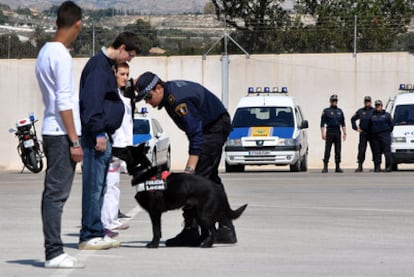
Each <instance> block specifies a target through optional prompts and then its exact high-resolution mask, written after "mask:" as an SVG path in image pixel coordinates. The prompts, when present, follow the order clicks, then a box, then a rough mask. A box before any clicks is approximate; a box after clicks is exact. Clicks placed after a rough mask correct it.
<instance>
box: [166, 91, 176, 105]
mask: <svg viewBox="0 0 414 277" xmlns="http://www.w3.org/2000/svg"><path fill="white" fill-rule="evenodd" d="M167 101H168V104H169V105H170V106H172V105H173V104H174V103H175V97H174V95H172V94H170V95H168V98H167Z"/></svg>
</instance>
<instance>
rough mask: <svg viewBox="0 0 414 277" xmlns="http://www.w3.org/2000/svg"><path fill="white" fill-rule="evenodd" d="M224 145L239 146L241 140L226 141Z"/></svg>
mask: <svg viewBox="0 0 414 277" xmlns="http://www.w3.org/2000/svg"><path fill="white" fill-rule="evenodd" d="M226 145H227V146H241V145H242V143H241V139H228V140H227V143H226Z"/></svg>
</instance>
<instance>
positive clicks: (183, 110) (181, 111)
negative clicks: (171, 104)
mask: <svg viewBox="0 0 414 277" xmlns="http://www.w3.org/2000/svg"><path fill="white" fill-rule="evenodd" d="M175 113H176V114H178V115H179V116H185V115H186V114H187V113H188V108H187V104H186V103H181V104H178V105H177V107H175Z"/></svg>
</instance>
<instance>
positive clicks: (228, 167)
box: [226, 162, 244, 172]
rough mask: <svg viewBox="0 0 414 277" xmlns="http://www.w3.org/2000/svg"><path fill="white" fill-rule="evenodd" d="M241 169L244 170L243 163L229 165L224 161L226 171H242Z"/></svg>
mask: <svg viewBox="0 0 414 277" xmlns="http://www.w3.org/2000/svg"><path fill="white" fill-rule="evenodd" d="M243 171H244V165H243V164H237V165H230V164H228V163H227V162H226V172H243Z"/></svg>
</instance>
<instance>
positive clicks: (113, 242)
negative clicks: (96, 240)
mask: <svg viewBox="0 0 414 277" xmlns="http://www.w3.org/2000/svg"><path fill="white" fill-rule="evenodd" d="M103 240H104V241H105V242H107V243H110V244H111V248H118V247H120V246H121V242H120V241H119V240H116V239H113V238H111V237H109V236H105V237H104V238H103Z"/></svg>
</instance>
